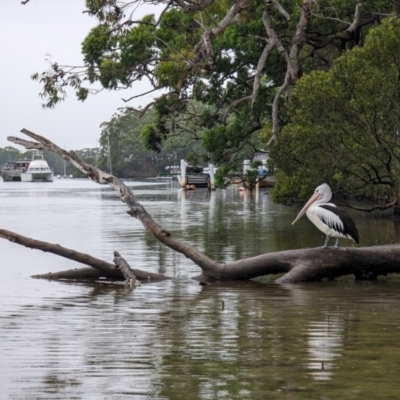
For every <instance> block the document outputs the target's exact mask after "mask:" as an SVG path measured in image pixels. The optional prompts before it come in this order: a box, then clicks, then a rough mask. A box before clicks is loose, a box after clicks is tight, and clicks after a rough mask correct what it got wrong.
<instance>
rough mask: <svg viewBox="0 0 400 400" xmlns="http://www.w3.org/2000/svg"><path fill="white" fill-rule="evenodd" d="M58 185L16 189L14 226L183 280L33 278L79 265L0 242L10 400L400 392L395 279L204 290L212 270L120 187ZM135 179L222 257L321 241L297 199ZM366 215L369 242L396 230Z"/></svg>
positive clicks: (153, 207)
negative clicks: (159, 237)
mask: <svg viewBox="0 0 400 400" xmlns="http://www.w3.org/2000/svg"><path fill="white" fill-rule="evenodd" d="M57 185H58V186H53V187H51V186H46V187H40V188H39V186H32V187H31V188H27V187H25V186H24V185H21V186H13V187H2V189H3V190H2V191H1V192H0V217H1V221H2V227H4V228H7V229H10V230H15V231H17V232H20V233H22V234H25V235H26V236H33V237H36V238H38V239H42V240H49V241H55V242H59V243H60V244H63V245H66V246H69V247H72V248H76V249H77V250H81V251H85V252H88V253H91V254H93V255H95V256H97V257H100V258H104V259H107V260H109V261H111V259H112V252H113V251H114V250H117V251H119V252H120V253H121V254H123V256H124V257H125V258H126V259H127V260H128V262H130V263H131V264H132V265H133V266H135V267H137V268H141V269H148V270H149V271H152V272H165V273H166V274H168V275H169V276H171V277H174V278H175V279H174V280H171V281H167V282H162V283H157V284H151V285H142V286H141V287H140V288H138V289H136V290H127V289H126V288H124V287H114V286H110V285H106V284H103V285H96V286H93V285H89V284H66V283H60V282H46V281H38V280H33V279H30V278H29V276H30V275H32V274H34V273H44V272H48V271H57V270H61V269H66V268H71V262H70V261H69V260H62V259H60V258H59V257H55V256H50V255H49V254H45V253H41V252H32V251H31V250H29V249H25V248H21V249H19V248H18V247H16V246H15V245H14V244H12V243H9V242H6V241H0V252H1V255H2V263H1V264H2V267H3V268H2V280H0V293H1V296H0V321H1V324H0V398H1V399H3V398H4V399H28V398H29V399H63V400H64V399H122V398H129V399H149V398H150V399H164V400H165V399H173V400H176V399H178V400H179V399H185V400H186V399H194V400H196V399H199V400H209V399H210V400H211V399H230V400H232V399H238V400H239V399H281V398H287V399H322V398H337V399H338V398H355V399H357V398H360V399H361V398H363V399H378V398H397V396H398V383H397V381H398V379H397V377H398V375H399V373H400V365H399V363H398V356H397V354H398V340H397V336H398V332H399V329H400V322H399V321H400V294H399V293H400V286H399V285H400V284H399V283H397V282H396V281H395V280H392V281H391V280H389V281H386V282H376V283H365V284H364V283H363V284H358V283H357V284H356V283H353V282H350V281H339V282H329V283H323V284H308V285H288V286H285V287H280V286H276V285H274V284H272V283H271V281H270V280H269V279H265V278H264V279H258V280H256V281H251V282H232V283H220V284H215V285H208V286H200V285H198V284H197V282H195V281H192V280H191V279H190V278H191V277H192V276H194V275H197V274H198V273H199V269H198V268H197V267H196V266H195V265H193V264H192V263H191V262H190V261H189V260H187V259H186V258H184V257H183V256H181V255H179V254H177V253H175V252H172V251H171V250H170V249H167V248H165V247H164V246H161V245H160V244H159V243H158V242H157V241H156V240H155V239H154V238H153V237H152V236H151V235H150V234H149V233H148V232H147V231H146V230H145V229H144V228H143V227H142V226H141V225H140V224H139V223H138V222H137V221H136V220H135V219H134V218H130V217H128V216H127V215H126V212H125V211H126V209H125V206H124V205H123V204H122V203H121V202H120V201H119V200H118V196H116V195H115V194H114V193H113V192H111V191H110V190H109V189H108V188H107V187H99V186H92V185H91V184H90V182H89V183H87V182H85V184H82V183H80V182H79V181H76V182H71V181H68V182H65V183H57ZM68 185H69V186H68ZM132 185H133V183H132ZM134 189H135V195H136V198H137V199H138V200H139V201H140V202H141V203H142V204H143V205H144V206H145V207H146V209H147V210H148V211H149V213H150V214H151V215H152V216H153V217H154V218H155V219H156V220H157V221H158V222H160V223H161V225H162V226H163V228H164V229H167V230H169V231H171V232H172V233H173V234H174V235H176V236H178V237H180V238H182V239H183V240H186V241H188V242H190V243H193V244H194V245H196V246H198V247H199V248H201V249H203V250H204V251H206V253H207V254H208V255H210V256H211V257H213V258H215V259H218V260H220V261H224V260H230V259H237V258H243V257H249V256H253V255H256V254H261V253H263V252H266V251H274V250H279V249H285V248H294V247H301V246H303V245H304V244H307V245H311V246H312V245H315V243H313V242H314V241H315V240H316V239H318V240H319V237H318V235H319V234H318V233H317V232H316V233H315V231H316V229H315V228H314V227H313V226H312V225H311V224H310V223H308V221H307V220H305V221H303V222H304V224H303V225H301V224H300V225H301V227H300V229H299V230H296V229H295V230H294V229H293V228H292V226H291V221H292V220H293V214H295V211H294V210H292V209H288V208H285V207H282V206H277V205H274V204H273V203H272V202H271V201H270V198H269V196H268V195H267V194H264V193H263V192H260V193H258V194H256V193H253V194H252V195H249V197H247V198H245V196H243V197H241V195H240V194H239V192H238V191H237V190H236V189H235V188H231V189H228V190H226V191H216V192H213V193H208V192H207V191H206V190H204V191H202V190H196V191H193V192H188V193H187V194H184V193H183V192H182V191H180V189H179V188H176V187H174V186H172V185H169V184H163V185H149V184H147V185H145V184H140V185H139V184H138V185H137V186H134ZM31 190H32V193H31ZM40 190H45V191H46V194H44V193H43V196H42V195H40V196H38V195H37V192H38V191H39V192H40ZM189 193H191V194H190V195H189ZM38 209H40V211H41V212H40V213H38V212H37V210H38ZM355 218H356V221H357V223H358V224H359V226H360V231H362V232H363V233H364V235H363V240H364V241H365V242H366V243H368V242H371V241H372V242H373V241H380V240H382V241H383V240H386V239H387V238H388V237H389V236H390V235H393V232H394V229H395V228H394V225H393V223H392V221H390V220H383V221H381V222H380V223H379V221H378V220H371V221H370V222H371V224H372V225H373V229H367V225H364V223H365V221H366V219H364V218H363V217H360V216H357V215H356V216H355ZM300 222H301V221H300ZM314 234H315V235H317V236H316V237H314ZM318 240H317V241H316V242H317V243H319V241H318ZM380 243H382V242H380ZM74 265H75V264H74Z"/></svg>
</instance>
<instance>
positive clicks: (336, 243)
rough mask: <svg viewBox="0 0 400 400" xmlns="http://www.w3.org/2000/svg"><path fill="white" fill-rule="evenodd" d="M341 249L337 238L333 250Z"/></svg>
mask: <svg viewBox="0 0 400 400" xmlns="http://www.w3.org/2000/svg"><path fill="white" fill-rule="evenodd" d="M338 247H339V238H338V237H337V238H336V242H335V244H334V245H333V246H332V248H333V249H337V248H338Z"/></svg>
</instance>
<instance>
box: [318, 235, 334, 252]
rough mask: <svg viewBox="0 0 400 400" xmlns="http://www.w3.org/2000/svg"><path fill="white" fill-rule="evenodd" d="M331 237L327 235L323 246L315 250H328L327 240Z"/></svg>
mask: <svg viewBox="0 0 400 400" xmlns="http://www.w3.org/2000/svg"><path fill="white" fill-rule="evenodd" d="M330 238H331V237H330V236H329V235H326V239H325V243H324V245H323V246H320V247H317V249H327V248H328V243H329V239H330Z"/></svg>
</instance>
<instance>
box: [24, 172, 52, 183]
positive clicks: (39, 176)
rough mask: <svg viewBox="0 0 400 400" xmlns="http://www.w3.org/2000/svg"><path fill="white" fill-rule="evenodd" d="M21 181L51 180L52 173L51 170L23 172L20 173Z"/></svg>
mask: <svg viewBox="0 0 400 400" xmlns="http://www.w3.org/2000/svg"><path fill="white" fill-rule="evenodd" d="M21 181H22V182H53V173H52V172H44V173H41V172H35V173H29V172H23V173H21Z"/></svg>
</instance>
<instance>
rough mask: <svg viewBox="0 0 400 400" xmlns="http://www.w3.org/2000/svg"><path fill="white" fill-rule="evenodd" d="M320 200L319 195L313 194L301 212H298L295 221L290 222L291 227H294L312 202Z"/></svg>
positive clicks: (320, 196)
mask: <svg viewBox="0 0 400 400" xmlns="http://www.w3.org/2000/svg"><path fill="white" fill-rule="evenodd" d="M321 198H322V195H321V193H314V194H313V195H312V196H311V198H310V200H308V201H307V203H306V205H305V206H304V207H303V208H302V210H301V211H300V212H299V215H298V216H297V217H296V219H295V220H294V221H293V222H292V225H294V224H295V223H296V222H297V221H298V220H299V219H300V218H301V217H302V216H303V215H304V214H305V213H306V211H307V210H308V207H310V206H311V204H312V203H314V201H316V200H319V199H321Z"/></svg>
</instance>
